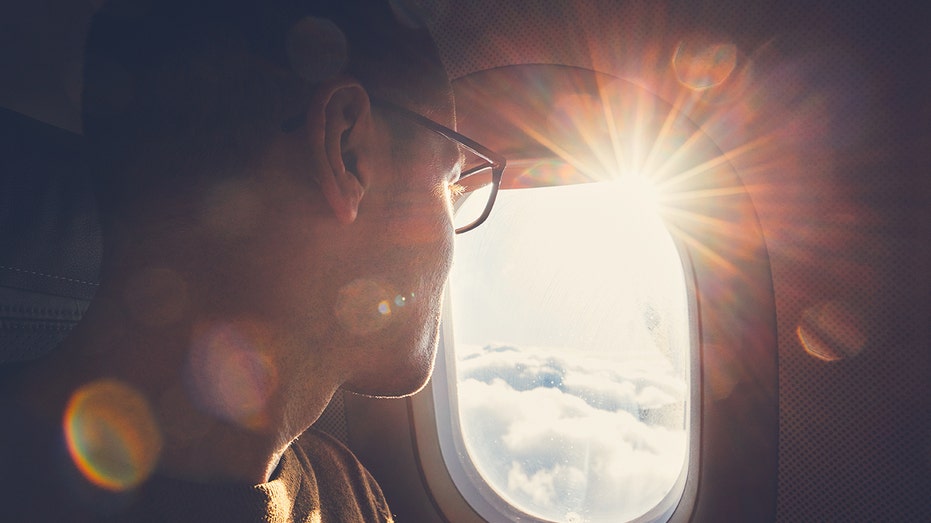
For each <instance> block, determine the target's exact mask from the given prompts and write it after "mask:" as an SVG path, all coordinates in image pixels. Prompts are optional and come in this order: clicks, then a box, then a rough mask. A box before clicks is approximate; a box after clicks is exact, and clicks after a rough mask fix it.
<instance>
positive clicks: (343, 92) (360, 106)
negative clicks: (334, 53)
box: [307, 77, 372, 224]
mask: <svg viewBox="0 0 931 523" xmlns="http://www.w3.org/2000/svg"><path fill="white" fill-rule="evenodd" d="M307 123H308V139H309V140H310V150H311V151H312V152H313V153H314V162H313V163H314V165H313V168H314V176H315V180H316V182H317V184H318V185H319V186H320V189H321V191H322V192H323V195H324V197H325V198H326V200H327V203H329V205H330V208H331V209H332V210H333V213H334V214H335V215H336V218H337V219H338V220H339V221H340V222H341V223H347V224H348V223H352V222H353V221H355V219H356V215H357V214H358V212H359V203H360V202H361V201H362V196H363V194H365V189H366V187H367V186H368V180H366V179H365V178H364V177H363V174H362V173H360V172H358V171H359V170H358V168H357V167H358V162H357V159H358V157H359V155H360V154H363V153H365V152H366V147H367V146H368V145H369V144H370V143H371V141H370V140H368V138H369V133H370V132H371V129H372V115H371V102H370V100H369V96H368V92H366V90H365V88H364V87H362V84H360V83H359V82H358V81H356V80H354V79H352V78H348V77H342V78H337V79H333V80H328V81H327V82H324V84H322V85H320V86H318V88H317V90H316V92H315V93H314V97H313V99H312V100H311V105H310V107H309V108H308V114H307Z"/></svg>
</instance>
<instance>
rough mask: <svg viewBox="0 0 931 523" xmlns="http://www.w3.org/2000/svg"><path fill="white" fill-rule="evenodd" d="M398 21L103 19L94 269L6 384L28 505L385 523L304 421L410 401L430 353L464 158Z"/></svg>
mask: <svg viewBox="0 0 931 523" xmlns="http://www.w3.org/2000/svg"><path fill="white" fill-rule="evenodd" d="M397 15H398V13H397V12H395V11H393V10H392V9H391V8H389V7H388V6H387V5H384V4H381V3H374V2H348V3H347V2H338V1H333V2H313V1H308V2H299V1H296V0H294V1H287V0H280V1H274V2H245V1H238V0H237V1H229V0H226V1H218V0H212V1H203V2H187V1H180V0H178V1H174V0H171V1H156V2H143V1H135V0H130V1H116V2H111V3H110V4H108V5H107V6H105V7H104V8H103V9H101V11H100V12H99V13H98V14H97V15H95V18H94V21H93V23H92V26H91V29H90V33H89V37H88V43H87V49H86V60H85V80H84V81H85V92H84V102H83V103H84V120H85V121H84V126H85V137H86V139H87V142H88V145H89V149H90V156H91V163H92V168H93V170H94V174H95V176H96V180H95V181H96V183H97V195H98V199H99V204H100V208H101V216H102V218H101V219H102V226H103V231H104V259H103V265H102V278H101V280H102V281H101V285H100V288H99V291H98V293H97V295H96V297H95V299H94V302H93V304H92V305H91V307H90V309H89V310H88V311H87V314H86V315H85V317H84V319H83V320H82V322H81V323H80V324H79V326H78V327H77V328H76V329H75V331H74V332H73V333H72V334H71V335H70V336H69V338H68V339H67V340H66V341H65V342H64V344H63V346H62V347H61V348H60V349H59V350H58V351H56V352H55V353H54V354H53V355H51V356H49V357H47V358H44V359H42V360H39V361H37V362H35V363H30V364H27V365H23V366H22V368H16V369H13V370H8V371H7V375H6V376H5V377H4V378H3V382H2V383H3V385H2V387H3V395H2V398H3V402H2V412H3V413H4V417H5V423H8V425H7V427H11V426H16V427H17V429H16V430H5V431H4V434H5V435H4V437H3V440H2V441H0V443H2V445H3V446H2V451H0V454H2V455H3V458H2V459H3V463H2V464H3V468H4V470H3V485H2V490H0V491H2V492H3V510H4V511H6V513H7V514H10V512H12V514H13V515H12V517H13V519H14V520H24V521H25V520H29V521H35V520H56V521H64V520H67V521H84V520H100V519H103V520H106V519H113V520H152V521H184V520H193V521H204V520H209V521H213V520H217V521H238V520H243V521H292V520H293V521H376V520H380V521H385V520H391V513H390V511H389V509H388V508H387V505H386V502H385V500H384V498H383V496H382V494H381V490H380V489H379V487H378V485H377V484H376V483H375V481H374V480H373V479H372V477H371V476H370V475H369V474H368V473H367V472H366V471H365V469H364V468H363V467H362V466H361V465H360V464H359V463H358V461H356V459H355V457H354V456H352V454H351V453H350V452H349V451H348V450H347V449H345V448H344V447H342V446H340V445H339V444H338V443H336V442H335V441H334V440H332V439H330V438H328V437H326V436H324V435H322V434H318V433H312V432H308V433H307V434H304V435H303V436H302V434H303V433H304V431H305V430H306V429H307V428H308V427H309V426H310V425H311V424H312V423H313V422H314V421H315V420H316V419H317V417H318V416H319V415H320V413H321V412H322V411H323V409H324V408H325V407H326V405H327V403H328V401H329V400H330V398H331V396H332V395H333V394H334V392H336V391H337V390H338V389H340V388H343V389H347V390H351V391H354V392H358V393H362V394H369V395H379V396H402V395H406V394H411V393H413V392H415V391H417V390H418V389H420V388H421V387H422V386H423V385H424V383H425V382H426V380H427V379H428V378H429V375H430V372H431V370H432V366H433V359H434V351H435V347H436V341H437V335H438V334H437V333H438V322H439V314H440V305H441V299H442V296H441V295H442V288H443V285H444V283H445V280H446V277H447V273H448V270H449V267H450V260H451V252H452V235H453V232H454V231H453V225H452V219H451V198H452V193H453V192H455V190H454V184H455V182H456V180H457V177H458V176H459V174H460V164H461V162H462V160H461V153H460V150H459V149H458V148H457V147H456V146H455V143H454V142H453V141H451V140H450V139H449V136H450V133H447V136H446V137H444V136H442V135H441V133H440V132H438V131H431V130H430V129H428V127H431V126H434V127H435V125H434V124H430V123H429V122H426V121H425V120H423V118H422V117H423V116H426V117H428V118H430V119H432V120H434V121H435V122H438V123H439V124H441V125H443V126H446V127H453V126H454V123H455V122H454V112H453V106H452V100H451V94H450V93H451V90H450V87H449V82H448V79H447V78H446V76H445V73H444V71H443V69H442V67H441V64H440V61H439V59H438V55H437V52H436V49H435V47H434V45H433V43H432V41H431V39H430V37H429V35H428V34H427V33H426V31H425V30H423V29H419V28H414V27H412V26H411V25H410V24H409V22H410V17H409V16H405V17H403V18H402V19H400V20H401V21H399V18H398V16H397ZM402 22H404V23H402ZM415 113H416V114H415ZM417 115H420V116H417ZM499 176H500V173H499ZM11 424H15V425H11Z"/></svg>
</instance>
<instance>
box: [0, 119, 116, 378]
mask: <svg viewBox="0 0 931 523" xmlns="http://www.w3.org/2000/svg"><path fill="white" fill-rule="evenodd" d="M100 257H101V241H100V225H99V222H98V217H97V206H96V203H95V201H94V196H93V191H92V189H91V181H90V179H89V173H88V170H87V163H86V161H85V157H84V154H83V139H82V137H81V136H78V135H75V134H73V133H70V132H68V131H64V130H62V129H59V128H56V127H53V126H50V125H48V124H44V123H41V122H38V121H36V120H33V119H31V118H28V117H26V116H23V115H21V114H18V113H15V112H13V111H9V110H7V109H2V108H0V363H2V362H7V361H14V360H23V359H31V358H35V357H38V356H41V355H42V354H44V353H45V352H47V351H49V350H51V349H52V348H54V347H55V346H56V345H57V344H58V343H59V342H60V341H61V339H63V338H64V336H65V335H66V334H67V332H68V331H69V330H70V329H71V328H72V327H73V326H74V325H75V324H76V323H77V322H78V320H80V318H81V315H82V314H83V312H84V310H86V308H87V305H88V304H89V303H90V300H91V299H92V298H93V297H94V293H95V291H96V289H97V285H98V281H99V280H98V278H99V272H100Z"/></svg>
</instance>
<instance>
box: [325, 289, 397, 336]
mask: <svg viewBox="0 0 931 523" xmlns="http://www.w3.org/2000/svg"><path fill="white" fill-rule="evenodd" d="M392 295H395V296H396V295H397V294H396V293H392V292H389V291H388V290H387V289H386V288H385V287H384V286H382V285H380V284H378V283H376V282H374V281H372V280H369V279H365V278H360V279H358V280H353V281H352V282H350V283H348V284H346V285H345V286H344V287H343V288H342V289H340V291H339V297H338V298H337V300H336V309H335V312H336V317H337V319H338V320H339V321H340V323H341V324H342V325H343V327H345V328H347V329H348V330H349V331H350V332H352V333H353V334H357V335H365V334H372V333H374V332H378V331H380V330H381V329H383V328H385V327H386V326H387V325H388V322H389V321H391V305H390V300H389V297H390V296H392Z"/></svg>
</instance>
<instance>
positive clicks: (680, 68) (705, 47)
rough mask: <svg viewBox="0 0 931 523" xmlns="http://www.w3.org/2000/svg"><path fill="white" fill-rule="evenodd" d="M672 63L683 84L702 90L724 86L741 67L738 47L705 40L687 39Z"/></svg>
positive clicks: (680, 45) (682, 43)
mask: <svg viewBox="0 0 931 523" xmlns="http://www.w3.org/2000/svg"><path fill="white" fill-rule="evenodd" d="M672 66H673V69H674V70H675V73H676V78H678V79H679V82H681V83H682V85H684V86H686V87H688V88H689V89H693V90H695V91H701V90H704V89H709V88H711V87H714V86H716V85H721V84H722V83H724V82H725V81H726V80H727V78H728V77H729V76H730V75H731V73H732V72H734V68H735V67H736V66H737V46H735V45H733V44H727V43H714V42H711V41H707V40H705V39H693V40H683V41H682V42H681V43H679V47H678V48H677V49H676V53H675V55H674V56H673V60H672Z"/></svg>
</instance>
